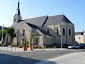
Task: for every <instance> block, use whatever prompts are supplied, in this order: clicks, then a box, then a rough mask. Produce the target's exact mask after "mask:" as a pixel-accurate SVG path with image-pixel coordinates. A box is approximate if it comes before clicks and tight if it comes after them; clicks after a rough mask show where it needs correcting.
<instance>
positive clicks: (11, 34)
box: [6, 27, 16, 43]
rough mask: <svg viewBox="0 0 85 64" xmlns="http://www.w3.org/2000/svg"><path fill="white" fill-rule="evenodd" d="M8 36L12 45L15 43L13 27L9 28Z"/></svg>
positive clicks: (7, 30)
mask: <svg viewBox="0 0 85 64" xmlns="http://www.w3.org/2000/svg"><path fill="white" fill-rule="evenodd" d="M6 34H7V35H8V36H9V37H10V43H13V38H14V37H16V34H15V30H14V28H13V27H9V28H7V29H6Z"/></svg>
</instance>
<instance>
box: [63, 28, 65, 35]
mask: <svg viewBox="0 0 85 64" xmlns="http://www.w3.org/2000/svg"><path fill="white" fill-rule="evenodd" d="M63 35H64V36H65V28H63Z"/></svg>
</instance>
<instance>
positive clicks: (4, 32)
mask: <svg viewBox="0 0 85 64" xmlns="http://www.w3.org/2000/svg"><path fill="white" fill-rule="evenodd" d="M5 35H6V31H5V30H4V31H3V39H4V38H5ZM1 39H2V29H1V30H0V40H1Z"/></svg>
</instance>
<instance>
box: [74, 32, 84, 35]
mask: <svg viewBox="0 0 85 64" xmlns="http://www.w3.org/2000/svg"><path fill="white" fill-rule="evenodd" d="M75 35H83V32H75Z"/></svg>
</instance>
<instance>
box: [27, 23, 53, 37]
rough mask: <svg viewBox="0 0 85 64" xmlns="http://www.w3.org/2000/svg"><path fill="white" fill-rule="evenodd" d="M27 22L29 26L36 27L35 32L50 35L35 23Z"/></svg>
mask: <svg viewBox="0 0 85 64" xmlns="http://www.w3.org/2000/svg"><path fill="white" fill-rule="evenodd" d="M27 24H28V25H29V26H30V27H31V28H34V29H36V30H37V32H39V34H41V35H42V34H45V35H49V36H52V35H50V34H48V33H47V32H45V31H42V30H40V29H39V27H38V26H36V25H33V24H30V23H27Z"/></svg>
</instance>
